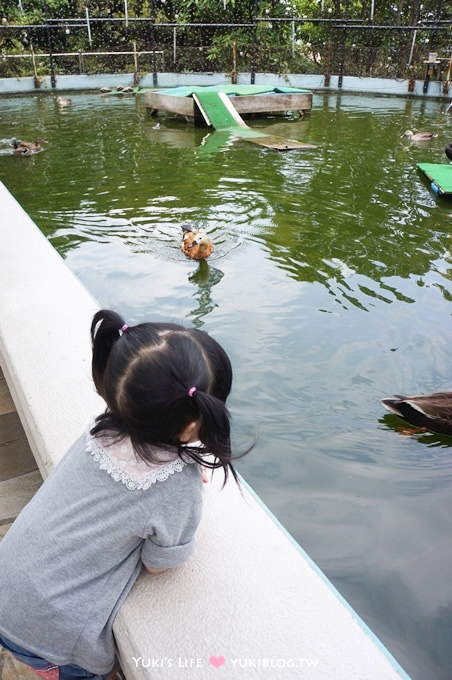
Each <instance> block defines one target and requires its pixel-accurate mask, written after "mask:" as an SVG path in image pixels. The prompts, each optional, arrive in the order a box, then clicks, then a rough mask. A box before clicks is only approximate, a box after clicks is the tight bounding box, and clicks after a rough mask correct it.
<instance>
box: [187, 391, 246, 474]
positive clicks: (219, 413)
mask: <svg viewBox="0 0 452 680" xmlns="http://www.w3.org/2000/svg"><path fill="white" fill-rule="evenodd" d="M191 398H192V399H193V400H194V402H195V403H196V406H197V408H198V410H199V414H200V417H201V427H200V431H199V437H200V439H201V441H202V443H203V445H204V447H205V449H204V452H203V453H204V456H205V452H206V451H208V453H209V454H211V455H212V456H214V461H213V462H211V461H208V460H206V459H205V457H203V456H202V455H201V456H200V460H198V462H201V463H202V465H205V466H206V467H209V468H219V467H221V468H223V472H224V484H226V481H227V478H228V474H229V472H231V474H232V476H233V477H234V479H235V481H236V482H238V479H237V473H236V471H235V469H234V466H233V465H232V462H231V461H232V458H233V456H232V452H231V426H230V414H229V411H228V409H227V408H226V405H225V403H224V402H223V401H222V400H221V399H217V398H216V397H214V396H213V395H211V394H208V393H207V392H203V391H201V390H196V392H194V393H193V395H192V397H191ZM193 457H195V456H193ZM235 457H239V458H241V456H234V458H235Z"/></svg>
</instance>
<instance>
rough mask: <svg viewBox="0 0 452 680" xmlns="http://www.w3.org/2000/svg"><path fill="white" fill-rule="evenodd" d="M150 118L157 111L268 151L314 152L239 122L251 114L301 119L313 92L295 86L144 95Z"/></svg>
mask: <svg viewBox="0 0 452 680" xmlns="http://www.w3.org/2000/svg"><path fill="white" fill-rule="evenodd" d="M145 101H146V107H147V109H148V110H149V111H150V113H151V115H155V114H156V113H157V112H158V111H167V112H170V113H175V114H179V115H181V116H184V117H185V119H186V120H187V121H189V122H191V121H193V122H194V123H195V124H201V125H207V126H208V127H213V128H214V129H215V130H218V131H220V132H225V133H229V134H230V135H231V136H234V137H237V138H239V139H243V140H245V141H249V142H253V143H255V144H260V145H261V146H266V147H268V148H271V149H278V150H281V151H283V150H288V149H315V148H316V147H315V146H313V145H312V144H307V143H305V142H299V141H297V140H292V139H285V138H283V137H277V136H276V135H269V134H267V133H265V132H261V131H257V130H252V129H251V128H249V127H248V125H247V124H246V123H245V121H244V120H243V119H242V117H241V114H242V115H246V114H251V113H270V112H275V111H298V112H299V114H300V115H301V116H304V115H306V114H308V113H310V111H311V107H312V92H310V91H309V90H301V89H299V88H294V87H275V88H269V87H261V86H259V85H214V86H212V87H202V86H199V87H176V88H171V89H169V90H153V91H147V92H146V93H145Z"/></svg>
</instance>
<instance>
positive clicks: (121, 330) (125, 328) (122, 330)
mask: <svg viewBox="0 0 452 680" xmlns="http://www.w3.org/2000/svg"><path fill="white" fill-rule="evenodd" d="M128 328H129V327H128V325H127V324H126V323H125V324H124V326H121V328H120V329H119V331H118V333H119V335H120V336H121V335H124V333H125V332H126V330H127V329H128Z"/></svg>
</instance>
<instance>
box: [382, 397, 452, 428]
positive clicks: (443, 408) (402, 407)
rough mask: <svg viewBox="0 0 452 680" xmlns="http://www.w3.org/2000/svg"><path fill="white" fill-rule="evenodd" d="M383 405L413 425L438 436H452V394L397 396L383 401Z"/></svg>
mask: <svg viewBox="0 0 452 680" xmlns="http://www.w3.org/2000/svg"><path fill="white" fill-rule="evenodd" d="M381 403H382V404H383V406H384V407H385V408H387V409H388V411H392V412H393V413H396V414H397V415H398V416H400V418H402V419H403V420H406V421H407V422H408V423H411V425H415V426H416V427H418V428H421V429H423V430H431V431H432V432H437V433H438V434H451V435H452V392H435V393H434V394H417V395H415V396H413V397H404V396H402V395H400V394H396V395H394V397H392V398H390V399H382V400H381Z"/></svg>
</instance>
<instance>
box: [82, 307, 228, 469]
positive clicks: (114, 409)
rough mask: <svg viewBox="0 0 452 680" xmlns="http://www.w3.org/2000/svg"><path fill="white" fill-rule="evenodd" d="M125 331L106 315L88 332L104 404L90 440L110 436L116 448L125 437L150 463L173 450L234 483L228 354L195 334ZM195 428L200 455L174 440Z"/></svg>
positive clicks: (174, 328)
mask: <svg viewBox="0 0 452 680" xmlns="http://www.w3.org/2000/svg"><path fill="white" fill-rule="evenodd" d="M124 325H125V322H124V319H123V318H122V317H121V316H120V315H119V314H117V313H116V312H113V311H110V310H101V311H99V312H97V313H96V314H95V315H94V318H93V321H92V324H91V340H92V347H93V359H92V374H93V380H94V384H95V386H96V389H97V392H98V393H99V394H100V396H101V397H102V398H103V399H104V400H105V402H106V403H107V410H106V411H105V413H103V414H102V415H100V416H98V417H97V418H96V423H95V425H94V427H93V428H92V430H91V434H92V435H93V436H101V435H105V434H107V433H108V434H112V433H113V434H114V435H115V437H116V438H117V440H118V439H122V438H123V437H125V436H127V435H128V436H129V437H130V439H131V442H132V445H133V448H134V451H135V453H136V455H137V456H138V457H139V458H141V459H142V460H144V461H147V462H154V461H156V460H157V457H156V455H155V448H157V447H158V448H162V447H163V448H167V449H172V450H174V448H176V449H177V452H178V455H179V457H180V458H182V460H183V459H184V458H186V457H190V458H192V459H193V460H195V461H196V462H198V463H201V464H202V465H205V466H206V467H210V468H217V467H222V468H223V471H224V475H225V481H226V479H227V476H228V471H230V472H231V473H232V475H233V477H234V479H235V480H236V481H237V474H236V472H235V469H234V467H233V465H232V463H231V459H232V454H231V442H230V423H229V412H228V410H227V408H226V405H225V402H226V399H227V396H228V394H229V392H230V390H231V383H232V368H231V363H230V361H229V358H228V356H227V354H226V352H225V351H224V350H223V348H222V347H221V346H220V345H219V344H218V343H217V342H216V341H215V340H214V339H213V338H211V337H210V336H209V335H207V333H204V332H203V331H199V330H197V329H194V328H190V329H188V328H184V327H183V326H179V325H177V324H171V323H142V324H139V325H137V326H131V327H127V328H126V329H125V330H124V331H123V330H122V329H123V327H124ZM193 387H195V388H196V390H192V389H191V388H193ZM189 391H190V394H191V395H192V396H190V395H189ZM198 420H199V421H200V430H199V438H200V440H201V442H202V447H194V446H193V445H190V446H189V447H186V446H183V445H182V442H180V441H179V440H178V435H179V434H180V433H181V432H182V431H183V430H184V428H185V427H186V426H187V425H188V423H190V422H192V421H198ZM206 454H211V455H212V456H213V457H214V458H213V461H212V460H210V461H209V460H206V459H205V458H204V457H203V456H205V455H206Z"/></svg>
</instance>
